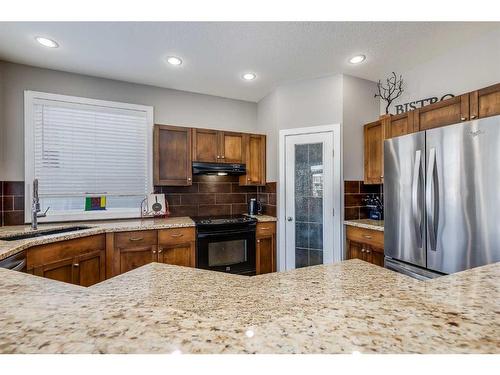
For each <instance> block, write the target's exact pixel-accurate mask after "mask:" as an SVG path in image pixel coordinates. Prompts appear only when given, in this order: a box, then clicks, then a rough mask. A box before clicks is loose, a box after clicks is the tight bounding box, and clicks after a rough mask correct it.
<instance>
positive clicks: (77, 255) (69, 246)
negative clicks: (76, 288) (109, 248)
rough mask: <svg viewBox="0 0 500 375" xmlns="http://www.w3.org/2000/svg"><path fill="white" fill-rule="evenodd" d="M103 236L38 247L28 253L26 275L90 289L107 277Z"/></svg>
mask: <svg viewBox="0 0 500 375" xmlns="http://www.w3.org/2000/svg"><path fill="white" fill-rule="evenodd" d="M105 244H106V242H105V236H104V235H98V236H89V237H83V238H78V239H73V240H66V241H59V242H54V243H51V244H46V245H40V246H35V247H32V248H30V249H28V250H27V253H26V263H27V267H26V268H27V272H28V273H32V274H34V275H37V276H42V277H46V278H49V279H52V280H58V281H62V282H67V283H71V284H76V285H81V286H90V285H93V284H96V283H98V282H100V281H104V280H105V278H106V245H105Z"/></svg>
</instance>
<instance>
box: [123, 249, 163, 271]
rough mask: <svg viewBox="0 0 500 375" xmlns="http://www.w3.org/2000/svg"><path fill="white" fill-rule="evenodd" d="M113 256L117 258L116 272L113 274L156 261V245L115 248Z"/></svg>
mask: <svg viewBox="0 0 500 375" xmlns="http://www.w3.org/2000/svg"><path fill="white" fill-rule="evenodd" d="M114 256H115V257H116V258H117V260H118V267H119V268H118V272H117V273H115V275H118V274H121V273H124V272H128V271H131V270H133V269H135V268H138V267H141V266H144V265H146V264H148V263H151V262H156V261H157V259H158V257H157V254H156V245H149V246H133V247H132V246H130V247H125V248H123V247H122V248H120V247H119V248H116V249H115V254H114Z"/></svg>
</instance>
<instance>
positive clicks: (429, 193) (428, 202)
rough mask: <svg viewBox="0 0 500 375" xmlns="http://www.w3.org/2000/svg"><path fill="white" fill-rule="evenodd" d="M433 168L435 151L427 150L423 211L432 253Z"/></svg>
mask: <svg viewBox="0 0 500 375" xmlns="http://www.w3.org/2000/svg"><path fill="white" fill-rule="evenodd" d="M435 167H436V149H435V148H431V149H430V150H429V166H428V169H427V178H426V181H427V186H426V190H425V209H426V211H427V231H428V234H429V244H430V249H431V250H432V251H436V229H437V228H436V227H437V221H436V220H435V219H436V218H435V214H436V209H435V208H436V197H435V183H436V181H435V173H434V171H435Z"/></svg>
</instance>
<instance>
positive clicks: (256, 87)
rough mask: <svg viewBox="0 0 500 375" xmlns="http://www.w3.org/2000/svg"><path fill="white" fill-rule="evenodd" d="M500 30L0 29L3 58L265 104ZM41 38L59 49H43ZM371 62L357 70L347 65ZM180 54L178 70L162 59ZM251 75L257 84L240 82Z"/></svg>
mask: <svg viewBox="0 0 500 375" xmlns="http://www.w3.org/2000/svg"><path fill="white" fill-rule="evenodd" d="M499 27H500V23H465V22H464V23H457V22H454V23H450V22H447V23H446V22H435V23H430V22H425V23H416V22H409V23H405V22H397V23H394V22H378V23H376V22H269V23H259V22H149V23H133V22H121V23H117V22H103V23H91V22H72V23H70V22H59V23H56V22H15V23H10V22H0V59H2V60H6V61H12V62H17V63H22V64H28V65H34V66H39V67H44V68H51V69H56V70H63V71H68V72H74V73H81V74H88V75H92V76H98V77H105V78H111V79H117V80H122V81H129V82H135V83H143V84H149V85H155V86H160V87H168V88H174V89H179V90H186V91H192V92H198V93H204V94H211V95H218V96H223V97H228V98H234V99H242V100H248V101H259V100H260V99H261V98H263V97H264V96H265V95H267V94H268V93H269V92H270V91H272V89H273V88H275V87H276V86H278V85H280V84H283V83H285V82H290V81H295V80H300V79H306V78H315V77H320V76H325V75H329V74H337V73H347V74H351V75H354V76H357V77H362V78H366V79H371V80H378V79H379V78H381V77H382V76H383V75H385V74H386V73H387V72H389V71H392V70H394V71H396V72H403V71H406V70H408V69H410V68H412V67H413V66H416V65H418V64H420V63H422V62H425V61H427V60H430V59H432V58H434V57H435V56H438V55H439V54H442V53H445V52H446V51H447V50H449V49H452V48H457V47H459V46H460V45H461V44H462V43H467V42H469V41H472V40H473V39H474V38H476V37H478V36H479V35H481V34H484V33H486V32H488V31H490V30H493V29H498V28H499ZM35 36H46V37H49V38H52V39H54V40H56V41H57V42H58V43H59V44H60V48H57V49H49V48H45V47H42V46H40V45H39V44H38V43H36V41H35V39H34V38H35ZM359 53H362V54H365V55H366V56H367V59H366V61H365V62H364V63H362V64H360V65H357V66H353V65H351V64H349V63H348V62H347V60H348V58H350V57H351V56H353V55H356V54H359ZM169 55H175V56H179V57H181V58H182V59H183V61H184V63H183V64H182V66H180V67H173V66H170V65H168V64H166V63H165V57H166V56H169ZM247 71H252V72H255V73H256V74H257V79H256V80H255V81H252V82H244V81H242V80H241V75H242V74H243V73H244V72H247Z"/></svg>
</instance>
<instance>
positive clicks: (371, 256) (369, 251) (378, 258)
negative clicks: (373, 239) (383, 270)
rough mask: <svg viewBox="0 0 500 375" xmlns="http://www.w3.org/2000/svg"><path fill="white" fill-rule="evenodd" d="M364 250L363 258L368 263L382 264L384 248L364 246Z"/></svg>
mask: <svg viewBox="0 0 500 375" xmlns="http://www.w3.org/2000/svg"><path fill="white" fill-rule="evenodd" d="M364 250H365V260H366V261H367V262H369V263H372V264H375V265H377V266H380V267H383V266H384V250H383V249H382V250H381V249H376V248H374V247H371V246H366V245H365V247H364Z"/></svg>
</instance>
